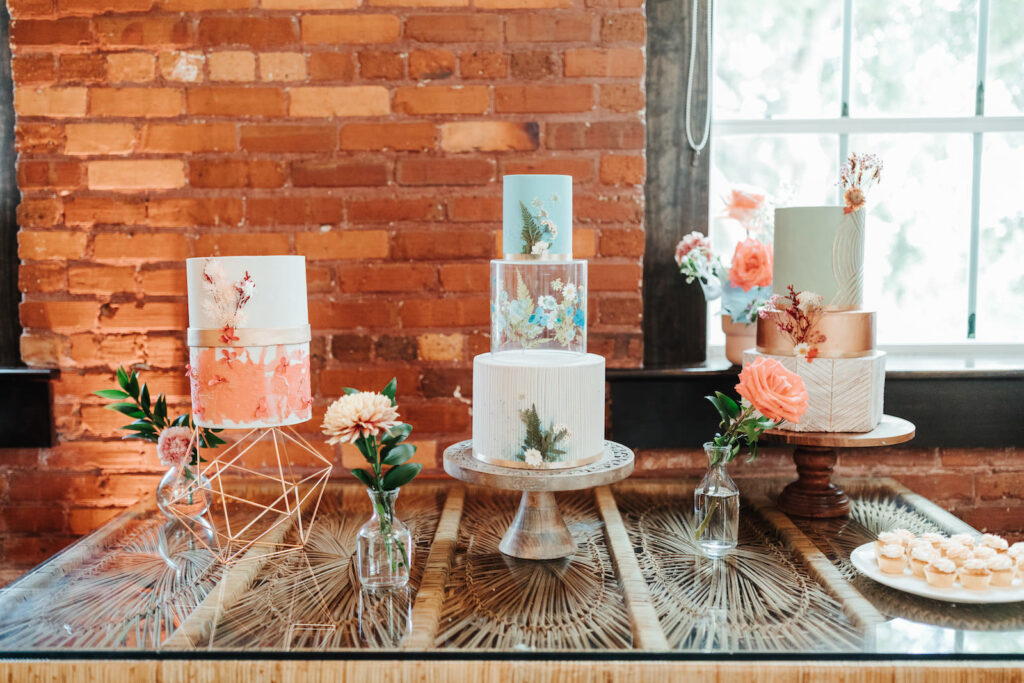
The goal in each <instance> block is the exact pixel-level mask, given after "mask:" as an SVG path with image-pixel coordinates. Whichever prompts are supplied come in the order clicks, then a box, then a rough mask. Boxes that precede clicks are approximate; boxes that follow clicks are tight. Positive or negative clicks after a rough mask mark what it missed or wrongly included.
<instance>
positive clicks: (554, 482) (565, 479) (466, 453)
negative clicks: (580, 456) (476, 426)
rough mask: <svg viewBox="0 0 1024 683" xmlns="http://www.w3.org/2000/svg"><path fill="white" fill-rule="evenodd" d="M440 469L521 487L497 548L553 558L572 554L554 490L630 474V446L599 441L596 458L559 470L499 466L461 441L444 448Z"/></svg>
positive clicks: (572, 543)
mask: <svg viewBox="0 0 1024 683" xmlns="http://www.w3.org/2000/svg"><path fill="white" fill-rule="evenodd" d="M444 471H445V472H447V473H448V474H450V475H451V476H453V477H455V478H456V479H460V480H462V481H465V482H469V483H471V484H478V485H481V486H490V487H493V488H498V489H505V490H508V491H522V492H523V496H522V498H521V499H520V501H519V509H518V510H517V511H516V516H515V519H514V520H512V524H511V525H509V528H508V531H506V532H505V535H504V536H503V537H502V539H501V543H500V544H499V545H498V550H500V551H501V552H502V553H504V554H506V555H510V556H512V557H518V558H520V559H524V560H554V559H559V558H562V557H571V556H572V555H574V554H575V553H576V541H575V539H573V537H572V533H571V532H570V531H569V527H568V525H566V523H565V520H564V519H563V518H562V513H561V512H559V510H558V503H557V501H556V500H555V495H554V494H555V492H556V491H578V490H580V489H590V488H595V487H597V486H607V485H608V484H614V483H615V482H617V481H621V480H623V479H625V478H626V477H628V476H629V475H630V474H632V473H633V451H631V450H629V449H628V448H626V447H625V446H623V445H622V444H617V443H614V442H612V441H605V442H604V455H603V456H602V457H601V459H600V460H598V461H597V462H593V463H591V464H589V465H583V466H580V467H571V468H567V469H564V470H530V469H516V468H510V467H502V466H500V465H492V464H490V463H486V462H483V461H482V460H477V459H476V458H475V457H473V442H472V441H462V442H460V443H457V444H454V445H452V446H449V447H448V448H447V449H445V452H444Z"/></svg>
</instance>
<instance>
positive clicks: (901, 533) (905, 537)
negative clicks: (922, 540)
mask: <svg viewBox="0 0 1024 683" xmlns="http://www.w3.org/2000/svg"><path fill="white" fill-rule="evenodd" d="M892 532H893V533H894V534H896V536H897V537H899V539H900V544H901V545H902V546H903V547H904V548H910V544H911V543H913V542H914V541H915V540H916V539H917V536H915V535H914V532H913V531H907V530H906V529H893V530H892Z"/></svg>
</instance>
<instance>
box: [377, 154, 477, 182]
mask: <svg viewBox="0 0 1024 683" xmlns="http://www.w3.org/2000/svg"><path fill="white" fill-rule="evenodd" d="M494 171H495V164H494V161H493V160H491V159H444V158H441V159H423V158H415V159H402V160H400V161H399V162H398V165H397V167H396V169H395V179H396V180H397V181H398V183H399V184H401V185H487V184H489V183H491V182H493V181H494Z"/></svg>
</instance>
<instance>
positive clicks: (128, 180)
mask: <svg viewBox="0 0 1024 683" xmlns="http://www.w3.org/2000/svg"><path fill="white" fill-rule="evenodd" d="M184 185H185V165H184V163H183V162H182V161H181V160H180V159H125V160H117V161H90V162H89V189H93V190H112V189H122V190H146V191H148V190H167V189H173V188H177V187H184Z"/></svg>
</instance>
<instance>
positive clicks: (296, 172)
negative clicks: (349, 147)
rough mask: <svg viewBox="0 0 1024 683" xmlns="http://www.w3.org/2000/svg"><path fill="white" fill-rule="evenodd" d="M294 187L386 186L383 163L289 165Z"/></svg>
mask: <svg viewBox="0 0 1024 683" xmlns="http://www.w3.org/2000/svg"><path fill="white" fill-rule="evenodd" d="M291 176H292V185H294V186H295V187H358V186H364V187H367V186H375V185H376V186H380V185H387V184H388V167H387V165H386V164H384V163H369V162H360V161H297V162H292V164H291Z"/></svg>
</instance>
